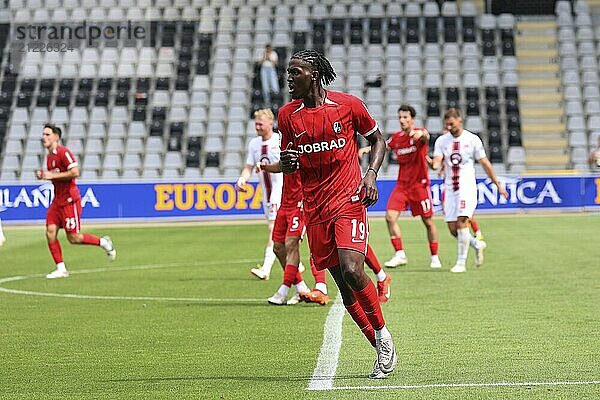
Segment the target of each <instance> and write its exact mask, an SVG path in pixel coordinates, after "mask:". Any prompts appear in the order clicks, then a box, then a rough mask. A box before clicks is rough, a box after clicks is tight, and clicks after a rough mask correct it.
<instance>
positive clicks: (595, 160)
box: [588, 136, 600, 168]
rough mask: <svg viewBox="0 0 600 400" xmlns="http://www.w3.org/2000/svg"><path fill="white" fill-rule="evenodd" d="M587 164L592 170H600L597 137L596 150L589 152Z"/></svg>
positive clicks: (599, 137)
mask: <svg viewBox="0 0 600 400" xmlns="http://www.w3.org/2000/svg"><path fill="white" fill-rule="evenodd" d="M588 162H589V163H590V167H592V168H600V136H598V144H597V145H596V148H595V149H594V150H592V151H591V152H590V156H589V157H588Z"/></svg>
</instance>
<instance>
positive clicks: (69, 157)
mask: <svg viewBox="0 0 600 400" xmlns="http://www.w3.org/2000/svg"><path fill="white" fill-rule="evenodd" d="M63 150H64V151H63V154H62V159H63V162H64V163H65V166H66V168H67V170H69V169H71V168H73V167H76V166H77V159H76V158H75V156H74V155H73V153H71V150H69V149H68V148H66V147H63Z"/></svg>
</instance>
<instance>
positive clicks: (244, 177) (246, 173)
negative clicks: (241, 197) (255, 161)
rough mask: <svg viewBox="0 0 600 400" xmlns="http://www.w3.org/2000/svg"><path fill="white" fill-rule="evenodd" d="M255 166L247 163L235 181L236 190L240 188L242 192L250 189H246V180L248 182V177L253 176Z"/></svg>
mask: <svg viewBox="0 0 600 400" xmlns="http://www.w3.org/2000/svg"><path fill="white" fill-rule="evenodd" d="M253 167H254V166H253V165H246V166H245V167H244V169H243V170H242V173H241V175H240V177H239V178H238V180H237V182H236V183H235V188H236V190H238V191H240V192H242V193H245V192H247V191H248V189H246V182H248V179H250V176H252V168H253Z"/></svg>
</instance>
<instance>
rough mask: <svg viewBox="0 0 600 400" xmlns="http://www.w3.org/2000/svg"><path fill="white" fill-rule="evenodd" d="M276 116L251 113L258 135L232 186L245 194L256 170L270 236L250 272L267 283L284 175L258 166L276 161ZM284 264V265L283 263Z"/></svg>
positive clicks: (277, 136) (270, 113) (272, 258)
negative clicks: (261, 254)
mask: <svg viewBox="0 0 600 400" xmlns="http://www.w3.org/2000/svg"><path fill="white" fill-rule="evenodd" d="M274 120H275V116H274V115H273V112H272V111H271V110H269V109H268V108H264V109H261V110H258V111H256V112H255V113H254V127H255V129H256V133H257V134H258V136H256V137H255V138H253V139H252V140H250V142H249V143H248V151H247V157H246V165H245V166H244V169H243V170H242V173H241V174H240V177H239V178H238V180H237V183H236V184H235V188H236V189H237V190H238V191H240V192H246V191H247V190H248V188H247V187H246V183H247V182H248V179H250V177H251V176H252V171H253V170H255V171H256V172H257V173H258V176H259V178H260V184H261V189H262V194H263V195H262V197H263V210H264V212H265V217H266V218H267V222H268V223H269V237H268V238H267V247H266V248H265V258H264V260H263V263H262V265H260V266H257V268H252V269H251V270H250V272H251V273H252V274H253V275H255V276H256V277H257V278H259V279H263V280H267V279H269V276H270V275H271V268H273V263H275V252H274V251H273V239H272V235H273V228H274V227H275V218H277V211H278V210H279V207H280V205H281V191H282V188H283V174H282V173H281V172H279V173H270V172H267V171H264V170H263V171H261V170H260V168H259V166H260V163H265V164H275V163H278V162H279V152H280V150H279V142H280V138H279V133H277V132H274V131H273V123H274ZM284 265H285V264H284Z"/></svg>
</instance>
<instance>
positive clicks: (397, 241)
mask: <svg viewBox="0 0 600 400" xmlns="http://www.w3.org/2000/svg"><path fill="white" fill-rule="evenodd" d="M392 246H394V250H395V251H400V250H402V249H403V248H404V247H403V246H402V238H401V237H400V236H392Z"/></svg>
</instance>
